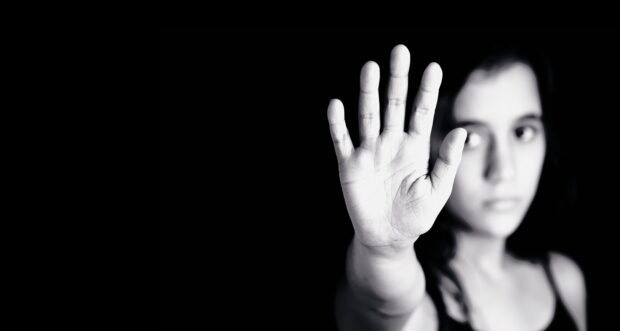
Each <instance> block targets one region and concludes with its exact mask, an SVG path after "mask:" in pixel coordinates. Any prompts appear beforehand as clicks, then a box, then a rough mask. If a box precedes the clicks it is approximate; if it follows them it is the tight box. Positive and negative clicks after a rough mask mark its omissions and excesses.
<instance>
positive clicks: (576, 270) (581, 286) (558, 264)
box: [549, 252, 586, 330]
mask: <svg viewBox="0 0 620 331" xmlns="http://www.w3.org/2000/svg"><path fill="white" fill-rule="evenodd" d="M549 266H550V268H551V272H552V274H553V278H554V280H555V283H556V284H557V287H558V291H559V292H560V293H559V294H560V296H561V299H562V301H563V302H564V304H565V305H566V307H567V308H568V310H569V311H570V313H571V315H572V316H573V318H574V319H575V321H576V322H577V324H578V325H579V328H580V330H585V325H586V283H585V278H584V275H583V271H582V270H581V268H580V267H579V265H578V264H577V263H576V262H575V261H574V260H573V259H571V258H570V257H568V256H566V255H563V254H561V253H558V252H551V254H550V256H549Z"/></svg>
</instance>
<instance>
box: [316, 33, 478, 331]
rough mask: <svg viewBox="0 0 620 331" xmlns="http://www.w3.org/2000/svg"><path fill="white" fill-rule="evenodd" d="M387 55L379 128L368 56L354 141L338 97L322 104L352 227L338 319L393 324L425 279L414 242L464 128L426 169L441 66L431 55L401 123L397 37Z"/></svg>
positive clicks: (434, 207) (374, 71) (418, 296)
mask: <svg viewBox="0 0 620 331" xmlns="http://www.w3.org/2000/svg"><path fill="white" fill-rule="evenodd" d="M390 61H391V63H390V79H389V83H388V105H387V109H386V113H385V120H384V124H383V131H382V132H381V133H380V132H379V131H380V130H379V129H380V119H379V117H380V115H379V94H378V91H377V90H378V86H379V68H378V66H377V64H376V63H374V62H368V63H366V65H364V67H363V68H362V72H361V77H360V100H359V125H360V136H361V137H360V138H361V144H360V146H359V147H358V148H354V146H353V144H352V143H351V138H350V136H349V133H348V130H347V126H346V123H345V121H344V107H343V105H342V103H341V102H340V101H339V100H332V101H331V102H330V105H329V108H328V119H329V124H330V131H331V135H332V140H333V142H334V147H335V150H336V155H337V157H338V167H339V173H340V183H341V187H342V191H343V194H344V198H345V202H346V205H347V210H348V213H349V216H350V218H351V222H352V224H353V227H354V229H355V237H354V239H353V241H352V243H351V246H350V249H349V254H348V258H347V286H346V288H345V289H343V291H342V292H341V294H340V296H339V305H338V307H340V308H338V312H337V314H338V316H337V318H338V319H339V321H340V322H341V325H350V324H351V323H349V322H351V321H352V320H355V319H358V320H364V319H367V320H369V321H374V322H377V327H376V329H389V328H391V327H395V328H398V326H399V325H402V323H403V321H405V320H406V319H407V318H408V317H409V316H410V315H411V314H412V313H413V312H414V310H415V309H416V307H417V306H418V305H419V304H420V302H422V299H423V297H424V293H425V292H424V287H425V282H424V276H423V273H422V270H421V267H420V264H419V263H418V261H417V259H416V257H415V253H414V251H413V244H414V242H415V241H416V240H417V238H418V237H419V236H420V235H422V234H423V233H425V232H426V231H428V230H429V229H430V228H431V226H432V225H433V223H434V222H435V219H436V217H437V215H438V214H439V211H440V210H441V208H443V206H444V205H445V203H446V201H447V199H448V197H449V195H450V193H451V191H452V184H453V182H454V176H455V174H456V170H457V168H458V165H459V163H460V159H461V153H462V150H463V144H464V141H465V138H466V132H465V131H464V130H463V129H455V130H453V131H452V132H450V133H449V134H448V136H447V137H446V138H445V140H444V142H443V143H442V146H441V148H440V153H439V159H438V160H437V162H436V163H435V166H434V168H433V169H432V171H430V172H429V169H428V161H429V153H430V133H431V127H432V122H433V116H434V111H435V105H436V103H437V95H438V91H439V86H440V84H441V78H442V72H441V69H440V67H439V65H437V64H436V63H432V64H430V65H429V66H428V67H427V68H426V70H425V72H424V74H423V77H422V82H421V84H420V90H419V92H418V95H417V98H416V101H415V103H414V107H415V110H414V112H413V114H412V116H411V119H410V121H409V126H408V131H405V130H404V122H405V104H406V97H407V84H408V72H409V63H410V59H409V51H408V50H407V48H406V47H405V46H403V45H398V46H396V47H394V49H393V51H392V55H391V60H390ZM343 302H345V303H346V304H342V303H343ZM395 321H396V322H395ZM374 322H373V323H369V324H367V325H371V324H372V325H374V324H375V323H374ZM383 322H384V324H381V323H383ZM353 324H354V323H353ZM369 329H372V327H370V328H369Z"/></svg>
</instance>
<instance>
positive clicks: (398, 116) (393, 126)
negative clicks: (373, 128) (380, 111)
mask: <svg viewBox="0 0 620 331" xmlns="http://www.w3.org/2000/svg"><path fill="white" fill-rule="evenodd" d="M409 63H410V55H409V50H408V49H407V47H406V46H405V45H397V46H396V47H394V49H392V54H391V57H390V81H389V83H388V93H387V94H388V103H387V108H386V111H385V124H384V132H390V131H399V132H403V131H404V130H405V105H406V104H407V85H408V82H409Z"/></svg>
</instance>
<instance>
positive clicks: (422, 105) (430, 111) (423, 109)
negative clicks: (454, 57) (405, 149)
mask: <svg viewBox="0 0 620 331" xmlns="http://www.w3.org/2000/svg"><path fill="white" fill-rule="evenodd" d="M442 75H443V74H442V72H441V67H439V64H437V63H435V62H433V63H431V64H429V65H428V67H426V70H424V74H423V75H422V81H421V82H420V88H419V89H418V95H417V96H416V100H415V103H414V112H413V114H412V115H411V118H410V120H409V133H410V134H414V135H417V136H420V137H422V138H424V139H427V140H428V141H429V142H430V134H431V128H432V126H433V116H434V115H435V106H436V105H437V96H438V95H439V86H440V85H441V78H442Z"/></svg>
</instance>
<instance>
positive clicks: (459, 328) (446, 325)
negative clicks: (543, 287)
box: [431, 259, 578, 331]
mask: <svg viewBox="0 0 620 331" xmlns="http://www.w3.org/2000/svg"><path fill="white" fill-rule="evenodd" d="M542 264H543V268H544V269H545V274H546V275H547V278H548V279H549V282H550V284H551V287H552V288H553V294H554V297H555V312H554V314H553V318H552V319H551V322H550V323H549V325H547V327H545V328H544V329H543V330H544V331H555V330H561V331H572V330H575V331H577V330H578V329H577V325H576V324H575V321H574V320H573V318H572V317H571V315H570V314H569V312H568V310H567V308H566V306H565V305H564V303H563V302H562V299H561V298H560V295H559V292H558V287H557V285H556V282H555V280H554V278H553V275H552V273H551V269H550V267H549V261H548V259H544V260H543V263H542ZM435 293H437V292H435ZM431 297H434V298H433V300H434V301H435V300H436V299H437V296H436V295H435V296H431ZM439 300H441V301H442V302H439V303H438V302H435V306H437V307H438V309H443V311H442V312H440V313H439V317H440V318H439V323H440V325H439V330H442V331H474V329H473V328H472V327H471V325H469V323H468V322H459V321H457V320H455V319H453V318H452V317H450V316H449V315H448V314H447V312H446V311H445V304H444V302H443V300H442V299H441V298H440V299H439ZM439 307H440V308H439ZM543 330H541V331H543Z"/></svg>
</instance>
